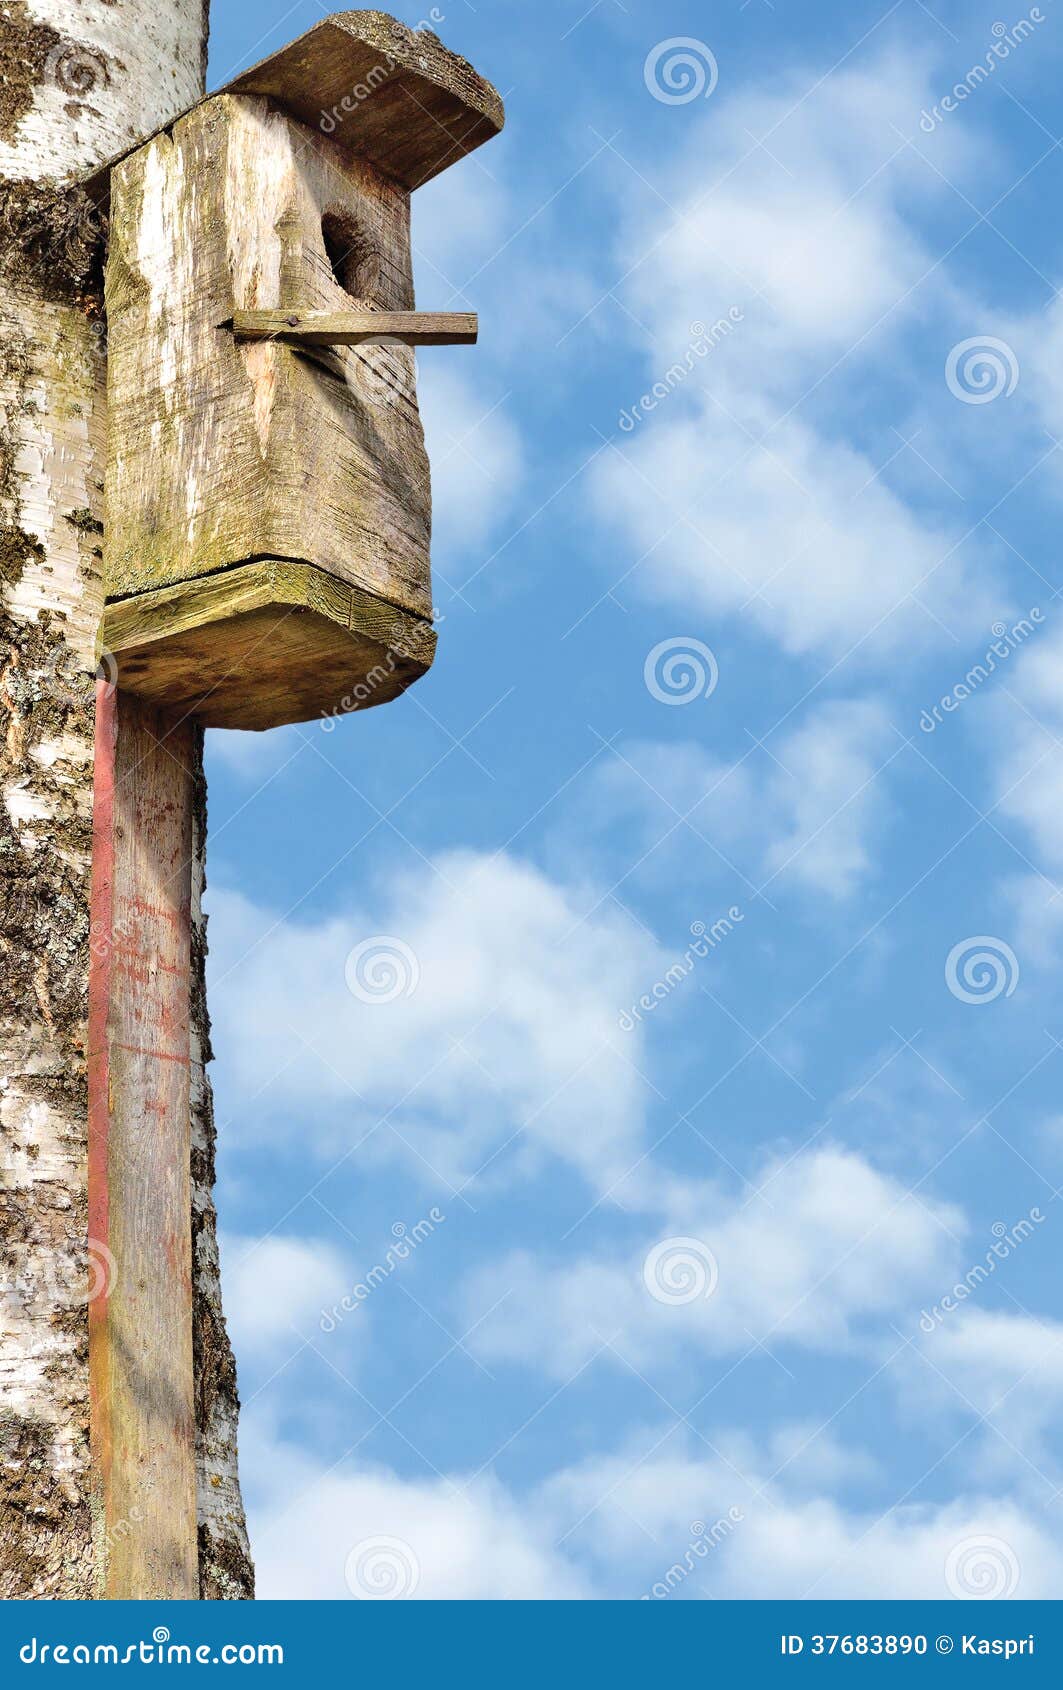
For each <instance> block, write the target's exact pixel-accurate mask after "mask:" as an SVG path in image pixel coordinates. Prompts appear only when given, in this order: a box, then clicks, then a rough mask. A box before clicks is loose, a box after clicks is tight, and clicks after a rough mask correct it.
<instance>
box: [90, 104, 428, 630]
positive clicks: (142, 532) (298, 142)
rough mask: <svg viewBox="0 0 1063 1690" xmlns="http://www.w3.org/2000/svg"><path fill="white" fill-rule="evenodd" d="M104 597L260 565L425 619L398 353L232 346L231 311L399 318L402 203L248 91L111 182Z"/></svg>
mask: <svg viewBox="0 0 1063 1690" xmlns="http://www.w3.org/2000/svg"><path fill="white" fill-rule="evenodd" d="M111 227H112V235H111V251H110V257H109V261H108V265H107V311H108V343H109V358H108V365H109V371H108V435H109V440H108V463H107V477H106V487H107V538H106V542H105V567H106V574H107V586H108V597H109V598H111V599H116V598H124V597H126V596H129V595H131V594H134V593H140V592H144V591H146V590H153V589H156V588H159V587H162V586H166V585H169V584H171V583H175V582H177V581H182V580H191V579H193V578H195V577H197V576H202V575H206V574H209V573H211V572H213V571H216V570H219V569H225V568H229V567H231V566H233V565H234V564H242V563H245V562H247V561H248V560H250V559H254V558H260V557H280V558H292V559H297V560H300V561H303V562H306V563H309V564H313V565H315V566H316V567H317V568H319V569H321V570H324V571H325V572H327V573H328V574H330V575H333V576H334V577H336V578H337V579H338V580H340V581H345V582H347V583H349V584H351V585H354V586H358V587H361V588H362V589H363V590H366V591H369V592H372V593H375V594H377V595H378V596H379V597H381V598H383V599H385V600H387V601H388V602H389V603H392V604H397V605H399V606H401V607H402V608H405V609H406V610H408V611H410V612H411V613H412V614H414V615H417V616H422V617H427V616H429V615H430V612H431V603H432V600H431V585H430V576H429V540H430V529H431V514H430V513H431V495H430V483H429V470H428V460H427V457H426V455H425V449H424V435H423V431H422V428H421V422H420V417H419V415H418V411H417V401H416V393H415V366H414V361H413V352H412V351H411V350H410V349H408V348H407V347H404V346H386V347H379V346H370V347H362V348H357V347H351V348H349V349H342V348H337V349H330V350H328V351H327V352H324V351H315V352H314V353H313V355H312V356H311V355H310V354H307V355H303V354H302V353H300V352H298V351H297V350H295V349H293V348H292V347H289V346H284V345H281V344H280V343H279V342H277V341H275V340H274V341H262V342H254V343H239V342H237V341H236V340H235V339H234V337H233V335H232V334H231V333H230V332H229V331H227V330H225V329H222V328H219V326H218V325H219V324H220V323H223V322H225V321H226V320H228V319H230V318H233V317H234V316H235V314H236V313H237V312H243V311H261V310H269V311H276V310H282V311H283V310H296V311H297V312H299V313H302V312H304V311H309V312H316V311H324V312H327V313H337V312H345V311H348V310H350V309H351V308H352V307H355V306H360V307H361V308H363V309H364V308H366V307H375V308H376V309H378V310H379V311H381V312H393V311H399V312H405V311H409V310H411V309H412V307H413V303H414V301H413V282H412V275H411V252H410V239H409V195H408V193H407V192H406V190H405V189H403V188H400V187H398V186H397V185H396V184H395V183H393V182H390V181H388V180H387V179H386V178H385V177H383V176H382V175H381V174H380V173H379V172H378V171H377V170H375V169H374V168H373V167H372V166H370V165H368V164H364V163H360V162H351V161H349V160H347V159H345V157H344V155H343V154H342V153H341V152H340V150H339V149H338V147H337V146H336V145H335V143H334V142H330V141H329V140H327V139H325V138H322V137H320V136H314V135H312V134H310V133H309V132H308V131H306V130H305V129H303V127H302V126H301V125H300V124H298V123H295V122H293V121H292V119H290V118H289V117H287V116H286V115H285V114H284V113H283V112H280V111H278V110H277V109H276V108H275V107H274V106H273V105H272V104H271V103H270V102H269V101H267V100H265V99H261V98H241V97H238V96H235V95H226V96H224V97H221V98H218V99H214V100H210V101H208V102H207V103H206V104H205V105H202V106H199V107H197V108H196V109H195V110H194V111H193V112H191V113H190V114H189V115H188V116H187V117H184V118H182V119H181V120H180V121H179V122H178V123H177V124H176V125H175V126H174V130H173V135H172V138H171V137H169V136H165V135H163V136H160V137H158V138H157V139H156V140H154V141H152V142H151V143H150V144H149V145H148V146H145V147H142V148H141V149H140V150H139V151H138V152H136V153H135V154H133V155H132V156H131V157H130V158H129V159H127V160H126V161H125V162H124V163H123V164H121V165H120V166H118V167H117V169H116V170H115V172H114V182H113V189H112V225H111Z"/></svg>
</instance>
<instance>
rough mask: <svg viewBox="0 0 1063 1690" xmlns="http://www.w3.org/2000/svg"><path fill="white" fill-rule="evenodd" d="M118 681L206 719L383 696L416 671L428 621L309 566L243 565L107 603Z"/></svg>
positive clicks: (277, 722) (428, 652) (270, 717)
mask: <svg viewBox="0 0 1063 1690" xmlns="http://www.w3.org/2000/svg"><path fill="white" fill-rule="evenodd" d="M102 643H103V646H104V648H105V650H106V651H107V652H109V653H110V654H111V656H112V657H113V659H114V662H115V664H116V665H117V672H118V682H119V685H120V686H121V687H122V688H123V689H124V690H126V691H129V692H133V693H136V694H138V695H139V696H140V697H142V698H145V699H150V700H151V701H152V702H153V703H155V704H158V705H165V706H166V708H168V709H171V710H175V711H177V712H179V713H181V714H183V715H189V716H195V717H196V718H197V720H199V721H200V722H202V723H203V724H204V725H205V726H206V727H218V728H250V729H264V728H271V727H278V726H281V725H282V724H284V723H287V722H305V721H311V720H313V719H315V718H318V717H321V716H327V715H330V714H332V713H333V712H335V713H336V714H346V713H347V712H348V711H352V710H360V709H368V708H369V707H370V706H372V705H375V704H384V703H386V702H387V701H388V700H389V699H392V698H395V697H397V696H398V694H400V693H402V692H404V691H405V690H406V688H407V687H408V686H410V685H411V683H412V682H413V681H416V680H418V679H419V678H420V676H421V675H423V674H424V673H425V671H426V670H427V669H428V667H429V666H430V664H431V662H432V657H433V655H434V651H435V634H434V633H433V631H432V629H431V627H430V625H429V624H428V623H426V622H423V621H421V620H420V619H419V618H417V617H415V616H411V615H410V614H409V612H407V611H403V610H400V609H399V608H398V607H397V606H396V605H392V604H388V603H386V602H385V601H384V600H382V599H378V598H375V597H374V596H373V595H372V594H371V593H366V592H362V591H361V590H360V589H359V588H356V587H351V586H348V585H347V584H346V583H345V582H340V581H334V580H333V579H331V577H329V576H327V575H325V574H324V573H323V571H321V570H319V569H314V568H312V567H311V566H310V565H307V564H299V563H290V562H286V561H283V560H279V559H276V560H269V561H266V562H260V563H253V564H245V565H243V566H242V567H240V568H236V569H229V570H223V571H221V572H219V573H218V574H216V575H209V576H203V577H201V578H200V579H199V580H196V581H191V582H185V583H182V584H181V585H179V586H176V587H164V588H160V589H159V590H158V591H157V592H153V593H140V594H137V595H136V596H135V597H133V598H127V599H117V600H115V601H113V602H112V603H110V604H108V606H107V609H106V612H105V615H104V623H103V631H102Z"/></svg>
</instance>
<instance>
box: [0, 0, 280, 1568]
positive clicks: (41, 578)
mask: <svg viewBox="0 0 1063 1690" xmlns="http://www.w3.org/2000/svg"><path fill="white" fill-rule="evenodd" d="M205 47H206V21H205V15H204V8H203V3H202V0H167V3H166V4H165V5H162V6H160V5H158V4H157V3H156V0H79V4H78V6H77V7H76V8H74V7H73V6H71V5H70V3H69V0H0V207H2V210H0V1596H4V1597H18V1596H34V1597H51V1598H56V1597H58V1598H74V1597H86V1596H94V1595H96V1594H98V1580H97V1574H98V1568H97V1566H96V1564H95V1561H94V1557H93V1552H92V1529H91V1520H90V1506H89V1500H88V1498H89V1486H88V1482H87V1481H88V1464H89V1445H88V1336H87V1334H88V1327H87V1316H86V1305H87V1301H88V1298H89V1296H91V1294H92V1292H93V1289H94V1277H95V1276H97V1275H98V1274H99V1273H100V1272H101V1271H105V1268H104V1264H101V1263H100V1262H99V1261H98V1260H96V1259H95V1257H94V1253H93V1250H92V1242H91V1240H88V1241H87V1239H86V1232H87V1201H86V1200H87V1171H86V1139H87V1099H86V1077H85V1058H86V1051H85V1037H86V1011H87V1004H86V994H87V982H88V959H89V951H90V944H91V934H90V925H89V902H88V893H89V870H90V844H91V833H90V829H91V811H92V743H93V732H92V728H93V724H92V708H93V697H94V672H95V641H96V632H97V627H98V624H99V619H100V613H101V609H102V580H101V573H100V563H101V553H100V537H101V535H102V522H103V509H102V474H103V468H102V466H103V462H104V441H103V431H104V403H105V363H104V356H103V347H104V342H103V337H102V335H101V333H100V329H101V324H102V304H101V298H100V285H99V284H100V262H101V240H102V235H103V231H102V229H101V227H100V224H99V219H98V217H97V216H96V214H95V213H94V212H93V211H92V209H91V207H89V206H88V204H87V202H86V201H85V200H84V196H83V195H81V194H80V192H79V190H77V188H76V187H75V186H73V185H72V184H71V180H70V179H71V178H73V177H75V176H77V175H78V174H80V173H81V172H83V171H85V170H86V169H88V168H89V167H91V166H92V165H94V164H96V163H98V162H99V161H100V160H102V159H104V158H107V157H109V156H110V155H111V154H113V153H115V152H116V151H118V150H119V149H121V148H123V147H125V146H127V145H129V144H130V143H131V142H133V141H135V140H136V139H137V138H138V137H139V136H141V135H143V134H146V133H148V132H149V131H151V130H152V129H154V127H155V126H156V125H157V124H158V123H159V122H161V121H163V120H164V119H165V118H166V117H168V116H170V115H171V114H172V113H174V112H176V111H178V110H180V109H181V108H183V107H184V106H187V105H189V104H191V102H192V101H193V100H194V99H196V98H197V97H198V96H199V94H200V93H201V92H202V86H203V72H204V59H205ZM201 767H202V765H201V762H200V773H201ZM201 813H203V812H202V808H201ZM202 846H203V830H202V829H201V831H200V838H199V844H198V849H199V858H198V863H197V873H198V876H199V880H200V882H201V880H202ZM197 934H198V935H199V939H198V945H197V970H196V987H195V1002H194V1006H193V1007H194V1032H193V1040H194V1046H195V1053H196V1056H197V1060H196V1061H195V1062H194V1066H193V1116H194V1120H193V1136H194V1150H193V1167H192V1176H193V1187H194V1196H193V1212H192V1215H191V1217H190V1224H191V1226H192V1229H193V1246H194V1251H195V1263H196V1272H195V1280H196V1285H195V1310H194V1321H195V1348H196V1361H197V1370H198V1372H197V1409H198V1414H199V1423H198V1430H199V1445H198V1455H199V1497H200V1514H199V1518H200V1546H201V1555H200V1578H201V1588H202V1591H203V1594H204V1595H209V1596H215V1597H243V1596H249V1595H250V1594H251V1593H252V1576H251V1569H250V1561H249V1558H248V1553H247V1539H246V1533H245V1529H244V1521H243V1510H242V1505H241V1501H240V1492H239V1485H238V1481H237V1475H236V1415H237V1398H236V1384H235V1369H234V1365H233V1359H232V1353H231V1350H230V1348H229V1345H228V1339H227V1337H226V1334H225V1326H224V1321H223V1319H222V1316H221V1306H220V1294H219V1284H218V1276H217V1247H216V1243H215V1236H214V1210H213V1203H212V1198H211V1183H212V1179H213V1146H214V1130H213V1120H212V1112H211V1100H210V1088H209V1083H208V1081H207V1079H206V1073H205V1067H204V1063H205V1061H206V1059H207V1057H208V1055H209V1029H208V1023H207V1019H206V1000H205V993H204V990H203V984H202V956H203V949H204V942H203V928H202V921H201V918H199V917H198V916H197Z"/></svg>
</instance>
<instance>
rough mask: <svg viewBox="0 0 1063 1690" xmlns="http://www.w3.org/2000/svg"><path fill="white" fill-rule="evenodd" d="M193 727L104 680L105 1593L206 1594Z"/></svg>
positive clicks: (98, 1190)
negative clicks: (198, 1311) (197, 1262)
mask: <svg viewBox="0 0 1063 1690" xmlns="http://www.w3.org/2000/svg"><path fill="white" fill-rule="evenodd" d="M192 735H193V730H192V728H191V726H190V725H189V724H187V723H184V724H182V723H180V722H179V721H177V719H176V718H173V717H171V716H167V715H164V714H162V713H160V712H158V711H156V710H154V709H152V708H151V707H150V706H147V705H145V704H143V703H142V702H141V701H140V700H139V699H136V698H133V697H131V696H130V695H128V694H126V693H123V692H116V693H112V692H111V691H110V689H109V688H108V687H106V686H102V685H101V688H100V693H99V698H98V707H97V744H96V752H97V756H96V773H95V799H96V808H95V815H94V821H93V887H92V935H93V940H92V959H91V964H90V993H89V1002H90V1019H89V1076H90V1081H89V1083H90V1093H89V1215H90V1232H91V1240H90V1252H94V1255H95V1259H96V1261H97V1262H101V1263H104V1264H106V1270H105V1272H103V1273H102V1275H101V1276H100V1283H99V1288H98V1294H97V1295H95V1296H94V1297H93V1298H92V1300H91V1301H90V1305H89V1309H90V1322H89V1369H90V1381H91V1393H92V1395H91V1439H92V1457H93V1468H94V1470H95V1473H96V1482H97V1485H98V1487H99V1488H98V1491H97V1495H96V1512H97V1522H96V1524H97V1530H96V1547H97V1552H98V1553H99V1554H100V1556H101V1560H102V1565H103V1590H104V1594H105V1595H106V1596H107V1597H109V1598H130V1599H134V1600H157V1599H165V1598H178V1599H184V1600H190V1601H191V1600H195V1599H196V1598H197V1597H198V1595H199V1571H198V1550H197V1534H196V1473H195V1412H194V1398H193V1367H192V1234H191V1218H190V1217H191V1192H190V1155H191V1124H190V1104H189V1064H190V1039H189V1013H190V979H191V974H190V907H191V858H192V814H193V807H192V800H193V738H192Z"/></svg>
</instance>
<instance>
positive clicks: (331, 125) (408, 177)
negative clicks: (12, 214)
mask: <svg viewBox="0 0 1063 1690" xmlns="http://www.w3.org/2000/svg"><path fill="white" fill-rule="evenodd" d="M218 93H220V94H227V93H234V94H265V95H269V96H270V97H271V98H273V99H275V100H277V101H278V102H279V103H280V104H281V105H283V106H284V107H285V109H286V110H288V111H290V112H291V113H292V114H293V115H294V116H295V117H297V118H299V119H301V121H302V122H304V123H306V124H308V125H309V126H310V127H311V128H313V129H316V130H318V131H319V132H320V133H321V134H322V135H326V136H329V137H334V138H335V139H336V141H337V142H338V143H339V145H340V146H341V147H342V148H343V149H344V151H346V152H347V153H349V154H350V155H352V156H355V157H358V158H362V159H365V160H366V161H367V162H368V163H370V164H372V165H374V166H375V167H376V169H378V170H380V171H381V172H382V173H383V174H384V175H385V176H389V177H391V178H392V179H393V180H394V181H396V182H398V183H400V184H401V185H402V186H403V187H406V188H417V187H420V185H421V184H422V183H423V182H428V181H430V180H431V178H432V177H433V176H436V175H438V174H439V172H440V171H441V170H445V169H446V168H447V166H448V165H451V164H453V163H455V161H456V160H457V159H459V158H463V157H464V156H465V155H466V154H467V153H471V152H472V151H473V150H474V149H475V148H476V147H479V146H482V145H483V143H484V142H485V141H489V140H490V139H491V138H492V136H494V135H497V134H498V133H499V131H500V130H501V128H502V126H503V124H504V122H505V112H504V109H503V106H502V101H501V99H500V98H499V96H498V93H497V92H496V90H495V89H494V88H493V87H492V86H491V84H490V83H489V82H487V81H486V80H485V79H484V78H483V77H482V76H480V75H478V74H477V72H476V71H475V70H474V69H473V67H472V65H470V64H469V62H468V60H467V59H463V58H461V57H460V55H459V54H457V53H452V52H450V51H449V50H448V49H447V48H446V47H444V45H443V43H442V42H441V41H440V40H439V38H438V36H436V35H433V34H432V32H431V30H427V29H416V30H415V29H410V28H408V26H407V25H406V24H402V23H399V22H398V20H397V19H396V18H392V17H388V16H387V15H386V14H385V13H384V12H358V11H352V12H336V13H334V14H333V16H332V17H328V18H323V19H322V20H321V22H320V23H317V24H315V25H314V27H313V29H311V30H308V31H307V33H306V34H305V35H301V36H299V38H298V39H297V40H295V41H292V42H290V43H289V44H288V46H286V47H282V48H281V49H280V51H279V52H277V53H274V54H272V55H271V57H270V58H268V59H264V60H263V61H262V62H261V63H260V64H257V65H254V66H252V68H251V69H250V70H246V71H242V72H241V74H240V75H239V76H237V77H235V78H234V80H233V81H231V82H228V83H226V84H225V85H224V86H223V87H222V88H220V89H219V90H218ZM193 109H194V108H193ZM169 127H170V125H169V124H166V125H163V128H169ZM156 133H162V130H161V129H160V130H159V131H157V132H156ZM131 150H132V149H131V148H124V149H123V150H122V151H121V152H120V153H118V154H116V155H115V156H114V157H113V158H111V159H110V160H109V161H108V163H107V164H106V165H105V166H104V167H102V168H101V169H97V170H95V171H94V172H93V173H92V175H91V176H89V177H88V178H87V181H86V187H87V189H88V191H89V192H90V194H91V195H92V197H93V198H94V199H95V200H96V202H97V203H98V204H99V205H101V206H102V207H104V208H105V207H106V205H107V201H108V197H109V194H110V174H111V170H112V168H113V166H114V165H115V164H117V163H118V162H119V161H120V160H121V159H123V158H125V157H128V155H129V152H130V151H131Z"/></svg>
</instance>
